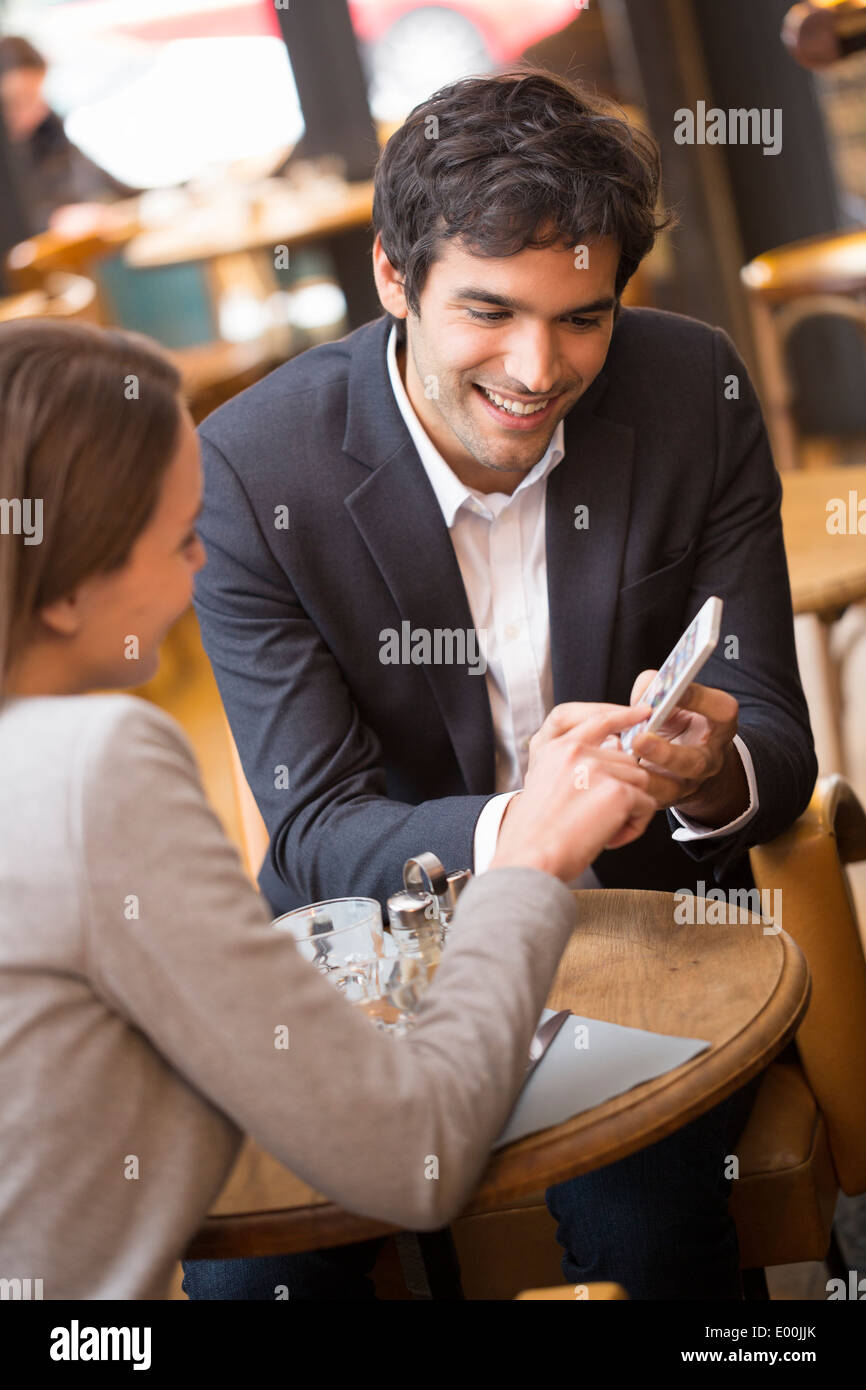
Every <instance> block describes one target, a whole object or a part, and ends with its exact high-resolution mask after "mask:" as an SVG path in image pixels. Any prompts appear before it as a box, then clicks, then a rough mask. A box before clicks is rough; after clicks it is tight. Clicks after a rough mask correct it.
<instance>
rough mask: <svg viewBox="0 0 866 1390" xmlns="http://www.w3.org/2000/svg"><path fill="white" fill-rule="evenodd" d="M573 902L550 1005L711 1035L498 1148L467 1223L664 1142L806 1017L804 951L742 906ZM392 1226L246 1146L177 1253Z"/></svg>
mask: <svg viewBox="0 0 866 1390" xmlns="http://www.w3.org/2000/svg"><path fill="white" fill-rule="evenodd" d="M575 896H576V898H577V901H578V909H579V914H580V925H579V927H578V928H577V929H576V930H575V932H574V934H573V936H572V938H571V941H570V943H569V945H568V947H567V949H566V951H565V952H564V954H563V956H562V960H561V961H560V966H559V970H558V973H557V975H556V978H555V980H554V983H553V987H552V989H551V992H550V996H549V999H548V1004H549V1005H550V1007H551V1008H554V1009H562V1008H569V1009H571V1010H572V1011H573V1012H574V1013H576V1014H582V1015H584V1016H585V1017H589V1018H597V1019H604V1020H607V1021H608V1022H611V1023H619V1024H623V1025H626V1026H629V1027H633V1028H643V1029H648V1030H650V1031H654V1032H658V1033H668V1034H676V1035H680V1036H686V1037H697V1038H706V1039H707V1040H708V1041H709V1042H710V1043H711V1046H710V1047H709V1048H708V1049H707V1050H705V1051H704V1052H702V1053H700V1054H699V1055H698V1056H696V1057H694V1058H692V1059H691V1061H689V1062H686V1063H684V1064H683V1065H682V1066H680V1067H677V1068H676V1069H675V1070H673V1071H670V1072H666V1073H665V1074H663V1075H662V1076H659V1077H656V1078H655V1079H654V1080H652V1081H647V1082H645V1083H644V1084H642V1085H640V1086H635V1087H634V1088H633V1089H632V1090H630V1091H626V1092H624V1093H623V1094H622V1095H618V1096H614V1097H613V1098H612V1099H610V1100H608V1101H606V1102H605V1103H604V1104H603V1105H598V1106H596V1107H594V1108H593V1109H591V1110H587V1111H584V1112H583V1113H582V1114H580V1115H575V1116H574V1117H573V1118H572V1119H570V1120H567V1121H566V1122H565V1123H564V1124H559V1125H555V1126H553V1127H552V1128H550V1129H546V1130H542V1131H541V1132H539V1133H536V1134H530V1135H527V1136H526V1137H525V1138H523V1139H520V1140H518V1141H517V1142H516V1143H514V1144H509V1145H508V1146H507V1147H505V1148H503V1149H501V1150H499V1151H498V1152H497V1153H496V1154H494V1155H493V1157H492V1158H491V1161H490V1163H489V1165H488V1167H487V1169H486V1171H485V1174H484V1177H483V1179H482V1181H481V1183H480V1185H479V1187H478V1189H477V1191H476V1192H475V1194H474V1196H473V1198H472V1200H471V1201H470V1203H469V1204H468V1206H467V1208H466V1210H465V1212H464V1213H463V1214H465V1215H468V1214H470V1213H475V1212H488V1211H494V1210H496V1209H498V1208H499V1207H503V1206H506V1205H508V1203H509V1202H511V1201H513V1200H514V1199H516V1198H521V1197H526V1196H528V1195H530V1194H533V1193H537V1192H543V1190H544V1188H545V1187H547V1186H549V1185H550V1184H553V1183H557V1182H561V1181H563V1180H564V1179H566V1178H569V1177H577V1176H579V1175H580V1174H582V1173H588V1172H590V1171H591V1170H592V1169H595V1168H600V1167H603V1166H604V1165H605V1164H608V1163H612V1162H614V1161H615V1160H616V1159H619V1158H623V1157H625V1156H626V1155H627V1154H630V1153H633V1152H635V1151H636V1150H638V1149H641V1148H644V1147H645V1146H646V1145H648V1144H651V1143H654V1142H655V1141H656V1140H657V1139H662V1138H664V1136H665V1135H668V1134H670V1133H672V1132H673V1131H674V1130H676V1129H679V1128H680V1127H681V1126H683V1125H685V1124H687V1123H688V1122H689V1121H690V1120H693V1119H695V1118H696V1117H697V1116H698V1115H701V1114H703V1113H704V1112H705V1111H707V1110H710V1109H712V1108H713V1106H715V1105H717V1104H718V1103H719V1102H720V1101H722V1100H723V1099H724V1098H725V1097H726V1096H728V1095H730V1094H731V1092H733V1091H736V1090H739V1088H740V1087H741V1086H744V1085H745V1084H746V1082H747V1081H749V1080H750V1079H751V1078H752V1077H753V1076H755V1075H756V1074H757V1073H758V1072H760V1071H762V1070H763V1069H764V1068H765V1067H766V1066H767V1065H768V1064H769V1063H770V1062H771V1061H772V1059H773V1058H774V1057H775V1056H777V1054H778V1053H779V1052H781V1051H782V1049H783V1048H784V1047H785V1046H786V1044H787V1043H788V1042H789V1040H790V1039H791V1038H792V1037H793V1035H794V1033H795V1031H796V1029H797V1026H798V1024H799V1022H800V1020H801V1019H802V1017H803V1014H804V1013H805V1011H806V1007H807V1004H808V1001H809V988H810V985H809V971H808V967H807V965H806V961H805V958H804V956H803V955H802V953H801V951H800V950H799V948H798V946H797V945H796V943H795V942H794V941H792V940H791V938H790V937H789V936H787V935H786V934H785V933H784V932H779V933H778V935H776V934H773V933H769V934H765V932H764V926H763V924H762V923H761V921H760V919H759V918H756V917H752V916H751V915H748V914H746V913H745V912H743V914H742V915H743V916H744V917H747V916H748V920H744V921H742V922H740V921H739V915H740V914H739V911H738V909H737V908H736V907H733V908H727V906H726V905H725V904H714V905H713V906H714V908H716V909H717V910H720V911H721V913H722V914H725V913H727V914H728V915H729V916H730V921H729V922H728V923H727V924H723V925H707V924H703V925H702V924H699V923H697V924H695V925H678V924H677V923H676V921H675V919H674V910H675V908H676V906H677V903H676V899H675V898H674V897H673V895H672V894H668V893H650V892H636V891H629V890H624V889H616V890H613V889H601V890H597V891H583V892H578V893H576V895H575ZM394 1046H395V1047H398V1046H400V1043H399V1041H397V1040H395V1042H394ZM393 1229H394V1228H393V1227H391V1226H388V1225H386V1224H384V1223H383V1222H381V1221H372V1220H369V1219H367V1218H366V1217H362V1216H357V1215H354V1214H353V1213H351V1212H347V1211H344V1210H343V1209H342V1208H341V1207H338V1206H337V1205H336V1204H335V1203H333V1202H331V1201H329V1200H328V1199H327V1198H326V1197H323V1196H322V1195H321V1194H320V1193H317V1192H315V1191H314V1189H313V1188H311V1187H309V1186H307V1185H306V1184H305V1183H302V1182H301V1181H300V1180H299V1179H297V1178H295V1177H294V1176H293V1175H292V1174H291V1173H289V1172H288V1171H287V1169H285V1168H283V1167H282V1165H281V1164H279V1163H278V1162H277V1160H276V1159H274V1158H272V1157H271V1156H270V1155H269V1154H267V1153H265V1152H264V1151H263V1150H262V1149H260V1148H259V1147H258V1145H256V1144H255V1143H253V1142H252V1141H249V1140H248V1141H247V1142H246V1143H245V1145H244V1147H243V1149H242V1150H241V1154H240V1156H239V1158H238V1162H237V1163H236V1165H235V1168H234V1170H233V1171H232V1174H231V1176H230V1178H229V1180H228V1182H227V1184H226V1186H225V1188H224V1189H223V1191H222V1192H221V1193H220V1196H219V1198H218V1200H217V1201H216V1202H215V1204H214V1206H213V1208H212V1210H211V1213H210V1215H209V1216H208V1218H207V1219H206V1221H205V1222H204V1224H203V1225H202V1227H201V1228H200V1229H199V1231H198V1232H197V1234H196V1236H195V1237H194V1239H193V1240H192V1242H191V1243H190V1245H189V1247H188V1249H187V1251H186V1256H185V1257H186V1258H188V1259H199V1258H201V1259H210V1258H231V1257H233V1256H240V1255H272V1254H294V1253H298V1252H300V1251H304V1250H314V1249H319V1248H322V1247H325V1246H333V1245H344V1244H348V1243H350V1242H353V1241H358V1240H365V1239H367V1238H369V1237H371V1236H376V1235H382V1234H387V1233H389V1232H391V1231H392V1230H393ZM434 1239H435V1236H434ZM421 1240H422V1241H428V1240H430V1237H427V1236H424V1237H421Z"/></svg>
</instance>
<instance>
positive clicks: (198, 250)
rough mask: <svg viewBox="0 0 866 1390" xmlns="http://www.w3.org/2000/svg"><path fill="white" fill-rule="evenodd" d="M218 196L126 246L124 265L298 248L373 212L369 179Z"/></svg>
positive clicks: (279, 183)
mask: <svg viewBox="0 0 866 1390" xmlns="http://www.w3.org/2000/svg"><path fill="white" fill-rule="evenodd" d="M221 195H222V198H223V201H222V202H221V201H219V200H217V201H214V202H211V203H209V202H207V201H202V202H190V205H189V207H188V209H187V210H186V211H185V212H182V213H180V214H179V215H178V216H176V217H173V218H172V220H171V222H170V223H169V224H168V225H167V226H163V227H151V228H147V229H146V230H144V231H142V232H140V233H139V234H138V236H136V237H134V238H133V239H132V240H131V241H130V242H128V244H127V246H126V251H125V252H124V256H125V259H126V261H127V263H128V264H129V265H131V266H136V267H139V268H151V267H153V266H166V265H177V264H178V262H181V261H206V260H211V259H213V257H214V256H226V255H229V254H232V253H237V252H239V251H254V250H263V249H267V250H272V248H273V247H274V246H278V245H281V244H283V245H286V246H290V247H291V246H301V245H303V244H305V243H306V242H310V241H321V240H323V239H325V238H327V237H331V236H334V235H335V234H338V233H340V232H345V231H349V230H351V229H353V228H357V227H365V226H367V224H368V223H369V221H370V218H371V216H372V212H373V183H372V180H364V181H362V182H360V183H342V182H340V181H338V180H328V181H321V182H316V181H310V182H309V183H308V184H306V185H304V186H302V187H300V188H299V187H296V186H295V185H294V184H292V183H291V182H290V181H289V180H288V179H265V180H262V181H261V182H260V183H258V184H255V185H249V186H245V185H234V186H233V185H227V186H224V187H223V188H222V190H221ZM227 210H228V211H229V212H231V214H232V215H231V216H227V215H226V213H227Z"/></svg>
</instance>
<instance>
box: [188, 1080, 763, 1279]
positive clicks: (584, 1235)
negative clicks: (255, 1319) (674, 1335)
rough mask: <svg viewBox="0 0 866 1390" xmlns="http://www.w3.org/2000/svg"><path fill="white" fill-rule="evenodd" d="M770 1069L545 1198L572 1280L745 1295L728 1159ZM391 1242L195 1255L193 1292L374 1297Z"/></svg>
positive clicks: (190, 1262) (191, 1268)
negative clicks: (376, 1272) (382, 1255)
mask: <svg viewBox="0 0 866 1390" xmlns="http://www.w3.org/2000/svg"><path fill="white" fill-rule="evenodd" d="M760 1080H761V1078H760V1076H758V1077H756V1078H755V1079H754V1080H753V1081H750V1082H749V1083H748V1085H746V1086H745V1087H743V1089H742V1090H740V1091H736V1092H735V1093H734V1095H732V1096H729V1098H728V1099H727V1100H725V1101H722V1103H721V1104H720V1105H717V1106H716V1107H715V1109H713V1110H710V1111H709V1112H708V1113H707V1114H706V1115H702V1116H700V1117H699V1118H698V1119H697V1120H693V1121H692V1122H691V1124H688V1125H686V1126H685V1127H684V1128H683V1129H679V1130H677V1131H676V1132H675V1133H674V1134H671V1135H669V1136H668V1137H667V1139H660V1140H659V1141H658V1143H656V1144H651V1145H650V1146H649V1147H648V1148H646V1149H641V1150H640V1151H639V1152H638V1153H634V1154H630V1155H629V1157H628V1158H623V1159H620V1160H619V1162H617V1163H611V1164H609V1165H608V1166H607V1167H606V1168H599V1169H597V1170H596V1171H595V1172H594V1173H587V1174H585V1176H584V1177H581V1178H569V1179H568V1180H567V1181H566V1182H562V1183H559V1184H558V1185H557V1186H556V1187H550V1188H548V1190H547V1192H546V1194H545V1196H546V1198H547V1205H548V1207H549V1209H550V1212H551V1214H552V1216H553V1217H554V1218H555V1220H556V1221H557V1223H558V1225H557V1232H556V1238H557V1240H558V1241H559V1243H560V1245H561V1246H563V1248H564V1250H565V1252H566V1253H565V1256H564V1258H563V1261H562V1270H563V1274H564V1275H565V1278H566V1280H567V1281H568V1283H570V1284H587V1283H591V1282H596V1281H598V1280H613V1281H614V1282H616V1283H618V1284H622V1286H623V1287H624V1289H625V1290H626V1292H627V1294H628V1296H629V1298H631V1299H739V1298H742V1289H741V1287H740V1275H739V1252H738V1249H737V1233H736V1228H735V1226H734V1223H733V1221H732V1220H731V1217H730V1216H729V1215H728V1198H729V1196H730V1191H731V1185H732V1183H731V1179H730V1178H726V1177H725V1175H724V1167H725V1157H726V1156H727V1155H729V1154H733V1153H735V1152H736V1148H735V1145H736V1142H737V1139H738V1138H739V1136H740V1133H741V1132H742V1129H743V1127H744V1125H745V1123H746V1120H747V1118H748V1115H749V1111H750V1110H751V1108H752V1103H753V1101H754V1098H755V1093H756V1091H757V1089H758V1086H759V1084H760ZM381 1247H382V1240H381V1239H378V1240H367V1241H363V1242H361V1243H360V1244H357V1245H343V1246H338V1247H336V1248H334V1249H331V1250H317V1251H313V1252H311V1253H309V1254H304V1255H272V1256H257V1257H256V1258H254V1259H249V1258H247V1259H235V1260H187V1261H185V1263H184V1266H183V1269H184V1281H183V1289H184V1292H185V1293H186V1294H187V1295H188V1297H189V1298H191V1299H196V1300H197V1299H274V1298H275V1297H276V1290H277V1289H278V1288H280V1287H281V1286H285V1287H286V1288H287V1289H288V1291H289V1298H290V1300H292V1299H299V1298H301V1299H310V1298H316V1299H330V1300H346V1299H353V1300H354V1299H364V1298H374V1297H375V1292H374V1288H373V1281H372V1280H371V1279H370V1278H369V1274H370V1271H371V1270H372V1268H373V1265H374V1264H375V1263H376V1259H377V1258H378V1254H379V1251H380V1249H381Z"/></svg>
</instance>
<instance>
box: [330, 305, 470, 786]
mask: <svg viewBox="0 0 866 1390" xmlns="http://www.w3.org/2000/svg"><path fill="white" fill-rule="evenodd" d="M388 328H389V325H388V322H387V321H379V322H377V323H376V324H373V325H370V340H369V341H368V342H367V343H365V344H364V345H363V347H364V350H363V352H357V351H356V352H354V353H353V359H352V366H351V369H350V373H349V398H348V402H347V419H346V434H345V438H344V441H343V448H344V450H345V452H346V453H348V454H350V455H351V456H352V457H353V458H356V459H358V460H359V461H360V462H362V463H365V464H366V465H367V466H368V467H369V468H370V469H371V471H370V473H369V476H368V477H366V478H365V479H364V481H363V482H362V483H361V484H360V486H359V487H357V488H356V489H355V490H354V491H353V492H352V493H350V494H349V495H348V496H347V498H346V507H347V508H348V510H349V513H350V515H351V517H352V519H353V521H354V523H355V525H356V526H357V528H358V530H359V532H360V534H361V536H362V537H363V539H364V542H365V544H366V546H367V549H368V550H369V552H370V555H371V556H372V558H373V560H374V561H375V563H376V566H377V567H378V569H379V572H380V573H381V575H382V578H383V579H384V581H385V583H386V584H387V586H388V588H389V590H390V592H391V594H392V596H393V598H394V602H395V603H396V605H397V608H398V610H399V613H400V617H401V619H403V620H405V621H407V622H409V623H410V624H411V626H412V627H413V628H416V629H417V628H421V629H424V630H426V631H427V632H429V633H431V634H432V633H433V632H434V631H435V630H436V629H440V630H441V629H462V630H463V631H468V629H470V628H471V627H472V626H473V622H472V615H471V613H470V610H469V601H468V599H467V597H466V590H465V588H464V586H463V579H462V576H461V574H460V567H459V565H458V563H457V556H456V555H455V553H454V547H453V545H452V544H451V537H450V535H449V532H448V528H447V526H446V525H445V520H444V518H443V516H442V511H441V509H440V507H439V503H438V501H437V500H436V494H435V493H434V491H433V489H432V487H431V486H430V482H429V480H428V478H427V474H426V473H425V472H424V468H423V466H422V464H421V460H420V459H419V457H418V454H417V451H416V449H415V446H414V445H413V443H412V441H411V439H410V437H409V434H408V432H407V430H406V426H405V425H404V423H403V420H402V417H401V416H400V412H399V410H398V409H397V403H396V401H395V400H394V394H393V392H392V390H391V384H390V381H389V380H388V370H387V363H386V359H385V348H386V344H387V335H388ZM362 332H364V333H366V332H367V330H362ZM359 346H360V345H359ZM384 670H385V668H384V667H383V674H384ZM423 670H424V674H425V676H426V678H427V680H428V681H429V683H430V686H431V689H432V692H433V696H434V698H435V700H436V703H437V705H438V706H439V709H440V711H441V714H442V717H443V719H444V721H445V724H446V726H447V729H448V733H449V736H450V738H451V742H452V745H453V747H454V751H455V754H456V757H457V761H458V763H459V765H460V769H461V772H462V774H463V778H464V781H465V783H466V787H467V790H468V792H469V793H470V794H478V793H484V792H489V791H490V790H491V789H492V788H493V785H494V776H495V772H494V766H495V765H494V741H493V721H492V719H491V715H490V701H489V699H488V696H487V684H486V681H485V679H484V676H483V674H477V675H472V674H470V672H469V668H468V666H457V665H433V664H431V663H427V664H426V665H424V667H423ZM418 736H419V738H423V737H424V729H423V728H422V727H419V730H418Z"/></svg>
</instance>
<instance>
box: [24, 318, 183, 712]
mask: <svg viewBox="0 0 866 1390" xmlns="http://www.w3.org/2000/svg"><path fill="white" fill-rule="evenodd" d="M180 390H181V378H180V374H179V372H178V371H177V368H176V367H175V366H174V364H173V363H172V362H171V361H170V360H169V359H168V358H167V357H166V356H165V355H164V353H163V351H162V349H161V348H160V347H159V345H158V344H157V343H155V342H154V341H153V340H152V339H150V338H147V337H145V336H144V335H142V334H137V333H129V332H124V331H121V330H119V329H103V328H97V327H95V326H94V325H92V324H88V323H76V322H63V321H58V320H51V319H18V320H14V321H12V322H9V323H3V324H0V699H2V697H3V688H4V686H5V681H6V678H7V676H8V672H9V667H10V665H11V663H12V661H13V659H14V658H15V657H16V656H17V655H18V653H19V652H20V650H21V649H22V647H23V646H24V645H25V644H26V643H27V641H28V640H29V638H30V635H31V634H32V632H33V629H34V625H35V623H36V622H37V621H38V615H39V613H40V611H41V609H42V608H43V607H44V606H45V605H46V604H50V603H52V602H54V601H56V600H57V599H60V598H63V597H65V596H66V595H67V594H70V593H72V592H73V590H74V589H75V588H76V586H77V585H78V584H80V583H81V582H82V581H83V580H85V579H86V578H88V576H90V575H93V574H98V573H99V574H101V573H108V572H110V571H112V570H116V569H119V568H121V566H122V565H123V564H124V563H125V561H126V560H127V559H128V558H129V554H130V551H131V549H132V547H133V544H134V542H135V540H136V538H137V537H138V536H139V534H140V533H141V531H142V530H143V529H144V527H145V526H146V525H147V523H148V521H149V519H150V517H151V515H152V513H153V511H154V508H155V506H156V502H157V498H158V496H159V491H160V487H161V483H162V479H163V475H164V473H165V471H166V469H167V467H168V465H169V463H170V461H171V459H172V457H173V454H174V452H175V449H176V447H177V443H178V437H179V429H180V422H181V396H180ZM25 499H29V501H30V507H31V516H32V515H34V514H35V512H36V510H37V509H36V507H35V503H36V502H37V500H38V501H40V502H41V514H42V534H41V539H40V540H39V542H38V543H36V544H34V543H32V536H31V543H29V544H26V543H25V541H26V539H27V538H26V536H25V535H24V534H22V533H21V527H20V525H17V526H16V524H15V523H16V521H17V519H18V518H19V517H20V515H21V507H22V506H23V503H24V501H25ZM33 534H35V530H34V533H33Z"/></svg>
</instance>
